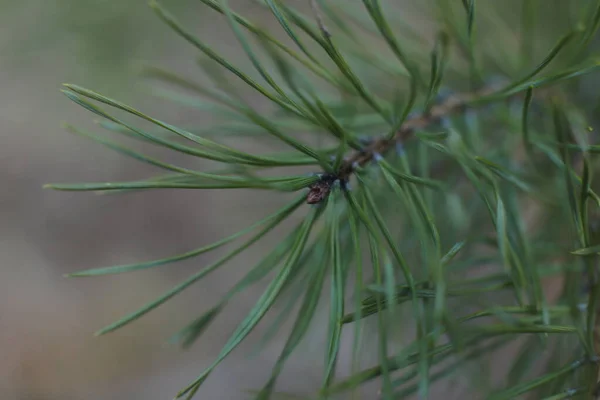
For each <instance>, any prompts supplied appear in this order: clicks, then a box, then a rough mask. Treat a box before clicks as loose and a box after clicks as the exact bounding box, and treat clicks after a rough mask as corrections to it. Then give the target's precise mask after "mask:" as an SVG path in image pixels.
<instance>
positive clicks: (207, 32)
mask: <svg viewBox="0 0 600 400" xmlns="http://www.w3.org/2000/svg"><path fill="white" fill-rule="evenodd" d="M230 3H231V5H232V6H235V8H236V10H237V11H240V12H245V13H247V14H249V15H251V16H252V17H253V18H254V17H256V19H257V20H259V21H260V20H261V18H262V19H264V20H267V19H269V18H268V16H267V15H266V14H265V13H264V12H261V13H258V11H257V10H256V8H255V7H253V6H251V5H250V1H249V0H246V1H244V0H242V1H231V2H230ZM163 5H165V6H167V7H168V8H169V9H170V10H171V11H172V12H173V13H174V14H176V15H177V16H178V17H179V18H180V19H181V21H182V22H184V23H186V24H187V26H190V27H192V28H193V29H194V31H195V32H197V33H198V34H199V35H201V36H202V37H203V38H207V40H208V41H209V42H210V43H212V44H216V45H218V46H219V49H221V50H222V51H223V52H224V53H225V54H228V55H230V56H231V57H233V58H234V59H235V57H241V55H239V54H238V52H237V51H236V47H235V46H233V45H231V44H232V43H234V41H233V37H232V35H231V33H230V32H229V28H228V26H227V25H226V24H219V22H221V21H222V20H221V19H220V18H218V17H217V14H216V13H215V12H212V11H211V10H209V9H208V8H207V7H204V6H202V4H201V3H200V2H199V1H197V0H177V1H173V0H170V1H166V0H165V1H163ZM0 7H1V12H0V23H1V26H2V28H1V29H2V33H3V34H2V35H0V51H1V54H2V57H0V93H1V94H0V98H1V99H2V100H1V102H0V103H1V104H2V106H1V107H0V135H1V141H0V182H1V184H2V190H1V192H0V222H1V223H0V399H3V400H13V399H15V400H53V399H60V400H71V399H73V400H75V399H86V400H94V399H171V398H173V396H174V395H175V394H176V392H177V391H178V390H179V389H181V388H182V387H184V386H185V385H186V384H187V383H189V381H190V380H191V379H193V378H194V377H195V376H197V375H198V374H199V373H200V372H202V370H203V369H204V368H205V367H207V366H208V365H209V364H210V363H211V362H212V361H213V360H214V358H215V357H216V355H217V354H218V352H219V350H220V347H221V346H222V345H223V344H224V342H225V341H226V339H227V336H228V335H229V334H230V333H231V331H232V330H233V329H234V327H235V325H236V324H237V323H238V322H239V321H240V319H241V318H242V317H243V316H244V313H245V312H246V311H247V310H248V309H249V307H250V306H251V305H252V300H253V299H254V298H256V295H257V294H258V291H259V290H260V285H258V286H257V288H256V290H255V291H254V292H250V293H248V294H244V295H241V296H239V297H238V300H237V301H234V302H233V303H232V304H231V306H230V307H229V311H228V312H226V313H225V317H224V318H220V319H219V320H218V321H217V322H216V323H215V324H214V325H213V326H212V327H211V329H210V330H209V331H208V332H207V333H206V335H205V336H204V337H203V339H202V340H201V341H200V342H199V343H197V344H196V345H195V346H194V347H193V348H192V349H191V350H189V351H181V350H179V349H178V348H177V347H175V346H171V345H167V344H166V339H167V338H168V337H169V336H170V335H172V334H173V333H175V332H176V331H177V330H178V329H180V328H181V327H183V326H184V325H185V324H186V323H187V322H189V321H190V320H191V319H193V318H195V317H197V316H198V315H200V314H201V313H202V311H204V310H206V309H208V308H209V307H210V306H212V305H214V304H215V302H216V300H217V299H218V298H219V297H220V295H221V294H223V293H224V292H225V291H226V289H227V288H228V287H229V286H230V285H231V284H232V283H233V282H234V280H232V278H235V277H236V276H239V275H240V273H241V272H242V271H240V272H236V271H238V270H239V268H237V269H236V267H240V266H242V265H246V263H247V262H249V261H253V258H254V259H258V257H260V249H256V248H255V249H253V250H251V251H250V252H249V253H248V255H247V256H246V257H244V260H235V261H234V262H232V263H231V264H230V265H229V266H228V267H226V268H225V269H224V271H223V272H218V273H216V274H214V275H212V276H211V277H210V278H209V279H208V280H206V281H204V282H201V283H199V284H197V285H195V286H193V287H192V288H191V289H190V290H188V291H187V292H186V293H184V294H182V295H181V296H177V297H176V298H175V299H173V300H172V301H170V302H169V304H167V305H165V306H164V307H161V308H159V309H157V310H156V311H154V312H152V313H150V314H149V315H147V316H146V317H144V318H142V319H141V320H139V321H138V322H136V323H134V324H133V325H130V326H128V327H126V328H125V329H123V330H120V331H118V332H115V333H113V334H110V335H107V336H104V337H100V338H95V337H93V333H94V331H96V330H97V329H99V328H101V327H103V326H105V325H107V324H108V323H111V322H113V321H114V320H116V319H118V318H120V317H121V316H123V315H125V314H127V313H129V312H131V311H133V310H135V309H137V308H138V307H140V306H142V305H143V304H145V303H146V302H148V301H150V300H152V299H154V298H155V297H156V296H158V295H160V294H162V293H163V292H164V291H166V290H168V289H170V288H171V287H172V286H174V285H175V284H176V283H178V282H180V281H181V280H183V279H184V278H185V277H187V276H188V275H190V274H191V273H192V272H193V271H196V270H197V269H198V267H199V266H202V265H203V263H204V264H205V263H206V262H208V261H211V260H214V259H215V258H216V257H218V256H219V255H220V253H219V252H216V254H209V255H207V256H206V257H199V258H195V259H193V260H190V261H189V262H184V263H178V264H174V265H170V266H167V267H163V268H159V269H156V270H150V271H145V272H141V273H136V274H126V275H121V276H116V277H100V278H92V279H66V278H63V274H65V273H68V272H72V271H77V270H82V269H88V268H93V267H101V266H109V265H113V264H122V263H130V262H135V261H143V260H149V259H153V258H161V257H165V256H169V255H174V254H179V253H181V252H184V251H187V250H189V249H192V248H195V247H198V246H201V245H204V244H208V243H210V242H212V241H213V240H215V239H217V238H221V237H224V236H227V235H229V234H231V233H234V232H235V231H236V230H237V229H239V228H242V227H245V226H246V225H247V223H248V222H249V221H255V220H258V219H259V218H261V217H262V216H263V215H265V213H266V212H269V210H272V208H271V207H270V206H269V207H265V206H264V205H261V203H262V202H263V201H264V199H261V198H260V197H259V195H255V194H252V193H249V194H248V195H247V196H246V197H245V202H246V204H245V207H244V208H243V209H241V208H240V207H239V201H238V200H239V197H238V198H234V199H233V200H230V196H231V193H230V192H226V193H221V192H218V191H210V192H202V193H194V191H182V192H173V191H154V192H146V193H139V194H133V195H126V196H98V195H94V194H91V193H67V192H53V191H48V190H43V189H42V185H43V184H45V183H48V182H81V181H104V180H127V179H135V178H141V177H144V176H148V173H150V172H152V173H155V172H156V171H154V170H152V171H151V170H150V169H149V168H148V167H146V166H144V165H142V164H139V163H136V162H133V161H130V160H127V159H125V158H123V157H122V156H120V155H118V154H115V153H113V152H111V151H108V150H106V149H105V148H102V147H101V146H99V145H97V144H95V143H92V142H90V141H88V140H86V139H84V138H80V137H75V136H72V135H71V134H69V133H67V132H66V131H65V130H64V129H62V128H61V123H62V122H63V121H67V122H69V123H73V124H75V125H77V126H84V127H86V126H87V127H90V126H91V127H93V124H92V123H91V121H92V120H93V119H94V116H93V115H92V114H90V113H89V112H87V111H85V110H83V109H82V108H80V107H79V106H77V105H75V104H73V103H71V102H70V101H69V100H68V99H67V98H66V97H64V96H63V95H62V94H61V93H60V91H59V90H60V88H61V84H62V83H63V82H69V83H76V84H79V85H82V86H85V87H88V88H90V89H93V90H96V91H98V92H100V93H103V94H106V95H108V96H110V97H113V98H117V99H119V100H121V101H123V102H126V103H130V104H132V105H134V106H135V107H137V108H140V109H142V110H144V111H146V112H148V113H150V114H153V113H154V114H153V115H156V116H158V117H159V118H161V119H164V120H167V121H169V122H173V123H175V124H177V123H190V122H194V123H197V124H199V123H202V121H199V120H198V117H197V116H196V115H195V114H194V111H193V110H189V109H187V110H185V109H184V110H182V109H181V107H175V106H173V105H169V104H168V103H166V102H161V101H160V100H156V99H149V98H147V96H145V95H144V93H143V92H142V91H141V90H140V89H139V87H138V85H137V78H136V76H135V73H134V72H135V66H136V63H138V62H140V61H142V62H150V63H154V64H157V65H167V66H170V67H174V68H176V69H179V70H184V71H186V72H188V76H191V77H194V74H196V73H199V69H198V68H197V66H196V65H195V64H194V58H195V56H196V55H197V52H196V51H195V50H194V49H193V48H191V46H189V45H188V44H187V43H185V42H184V41H183V40H181V39H180V38H178V37H177V36H176V35H175V34H174V33H173V32H172V31H170V30H169V29H168V28H167V27H165V25H164V24H163V23H162V22H161V21H159V20H158V18H156V17H155V15H154V14H153V13H152V11H151V10H150V8H149V7H148V6H147V2H146V0H122V1H114V0H61V1H41V0H19V1H17V0H0ZM171 156H173V155H171ZM175 157H177V155H175ZM234 197H237V194H236V195H235V196H234ZM269 204H270V203H268V202H267V205H269ZM234 205H235V207H234ZM319 332H320V329H319V328H317V329H316V333H315V335H316V336H319V335H318V333H319ZM320 336H323V335H320ZM281 340H283V339H281ZM281 340H275V341H274V342H273V344H272V345H270V346H268V347H267V348H266V349H265V350H264V351H263V352H262V353H261V354H260V355H257V356H254V357H249V356H248V355H249V353H250V351H251V350H252V348H251V347H249V346H242V349H241V350H240V351H238V352H236V353H234V354H233V355H232V357H231V358H229V359H228V360H227V361H226V362H225V363H224V364H223V366H222V367H220V368H219V369H218V370H217V371H215V373H214V374H213V375H211V378H210V379H209V381H208V382H207V383H206V385H205V386H204V387H203V391H202V392H201V396H200V398H207V399H215V400H216V399H230V400H235V399H243V398H247V397H248V395H247V394H245V392H244V390H247V389H256V388H260V387H261V385H262V384H263V383H264V382H265V380H266V378H267V377H268V376H269V373H270V369H271V367H272V365H273V363H274V360H275V358H276V357H277V356H278V351H279V349H280V346H281V344H282V342H281ZM315 346H316V347H315ZM313 347H314V348H313ZM317 347H318V341H316V340H315V341H311V340H308V341H307V343H306V344H304V345H303V351H301V353H302V356H301V357H294V358H293V359H292V360H290V362H289V368H288V369H287V372H286V373H285V374H284V375H283V376H282V378H281V383H282V385H281V386H282V388H284V389H286V390H290V391H299V392H301V391H302V389H306V388H311V387H314V385H315V384H318V383H319V378H320V372H319V371H316V372H314V371H312V364H311V362H314V360H315V358H316V359H317V360H318V362H321V360H322V353H317Z"/></svg>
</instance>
